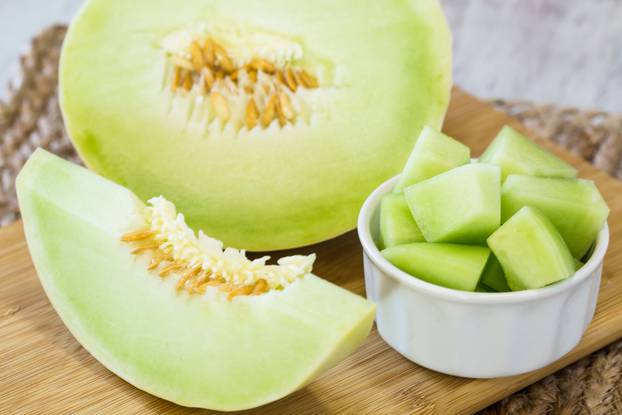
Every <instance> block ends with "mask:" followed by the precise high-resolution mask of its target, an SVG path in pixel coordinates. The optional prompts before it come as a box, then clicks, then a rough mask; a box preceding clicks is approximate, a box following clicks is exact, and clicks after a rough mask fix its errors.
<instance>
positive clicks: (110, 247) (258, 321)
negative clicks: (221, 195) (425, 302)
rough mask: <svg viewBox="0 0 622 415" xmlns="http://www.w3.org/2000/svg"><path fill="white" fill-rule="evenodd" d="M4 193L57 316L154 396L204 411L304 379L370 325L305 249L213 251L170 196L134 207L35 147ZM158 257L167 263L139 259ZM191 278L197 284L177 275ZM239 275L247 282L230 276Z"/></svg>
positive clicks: (360, 302) (369, 317)
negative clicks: (290, 252)
mask: <svg viewBox="0 0 622 415" xmlns="http://www.w3.org/2000/svg"><path fill="white" fill-rule="evenodd" d="M17 192H18V197H19V202H20V208H21V212H22V216H23V220H24V227H25V232H26V237H27V240H28V246H29V248H30V252H31V255H32V258H33V262H34V264H35V267H36V269H37V272H38V274H39V278H40V280H41V283H42V285H43V287H44V289H45V291H46V293H47V295H48V297H49V299H50V301H51V303H52V305H53V306H54V308H55V309H56V311H57V312H58V314H59V315H60V316H61V318H62V319H63V321H64V323H65V324H66V326H67V327H68V328H69V330H70V331H71V332H72V334H73V335H74V336H75V337H76V339H77V340H78V341H79V342H80V343H81V344H82V345H83V346H84V347H85V348H86V349H87V350H88V351H89V352H90V353H91V354H92V355H93V356H94V357H95V358H97V359H98V360H99V361H100V362H101V363H102V364H103V365H104V366H106V367H107V368H109V369H110V370H111V371H113V372H114V373H116V374H117V375H119V376H120V377H122V378H123V379H125V380H127V381H128V382H129V383H131V384H133V385H135V386H137V387H138V388H140V389H143V390H145V391H147V392H149V393H152V394H154V395H157V396H159V397H162V398H164V399H168V400H170V401H173V402H176V403H178V404H181V405H186V406H192V407H202V408H211V409H218V410H239V409H245V408H251V407H255V406H258V405H262V404H265V403H267V402H270V401H274V400H276V399H279V398H281V397H283V396H285V395H287V394H289V393H291V392H293V391H294V390H296V389H298V388H300V387H302V386H304V385H305V384H307V383H308V382H309V381H310V380H312V379H313V378H314V377H316V376H317V375H318V374H320V373H321V372H323V371H324V370H326V369H327V368H329V367H330V366H333V365H334V364H335V363H336V362H338V361H339V360H340V359H342V358H344V357H345V356H346V355H348V354H349V353H351V352H352V351H353V350H354V349H356V348H357V346H358V345H359V344H361V342H362V341H363V340H364V339H365V338H366V337H367V335H368V333H369V331H370V328H371V325H372V322H373V318H374V305H373V304H372V303H370V302H368V301H366V300H365V299H363V298H361V297H359V296H357V295H354V294H352V293H350V292H348V291H346V290H344V289H342V288H340V287H337V286H335V285H332V284H330V283H328V282H327V281H324V280H322V279H320V278H318V277H316V276H314V275H312V274H307V273H305V271H306V270H307V268H308V265H309V264H310V262H309V261H310V260H311V261H312V259H313V258H312V257H302V256H295V257H288V258H284V259H282V260H281V261H280V262H279V264H280V265H265V264H264V262H265V258H264V259H258V260H255V261H250V260H247V259H245V257H244V255H243V252H239V251H237V250H232V249H227V250H225V251H222V245H221V244H220V243H218V241H215V240H213V239H211V238H209V237H207V236H205V235H203V234H200V235H199V237H198V238H197V237H196V236H195V234H194V233H193V232H192V231H190V230H189V229H188V228H187V227H186V225H185V223H184V220H183V217H182V216H177V217H176V216H175V210H174V208H173V207H172V205H171V204H167V203H164V202H162V199H156V201H154V202H153V207H152V208H147V207H145V205H144V204H143V203H142V202H141V201H140V200H139V199H138V198H137V197H136V196H135V195H134V194H133V193H131V192H130V191H128V190H126V189H125V188H123V187H121V186H119V185H116V184H114V183H112V182H109V181H107V180H105V179H103V178H101V177H99V176H97V175H95V174H94V173H91V172H89V171H87V170H86V169H84V168H82V167H78V166H75V165H72V164H70V163H68V162H66V161H63V160H61V159H59V158H57V157H56V156H52V155H50V154H49V153H46V152H44V151H43V150H37V151H36V152H35V153H34V154H33V155H32V157H31V158H30V160H29V161H28V162H27V164H26V166H25V167H24V169H23V170H22V172H21V173H20V175H19V177H18V180H17ZM154 232H155V233H154ZM150 233H151V236H149V235H150ZM163 235H164V236H163ZM167 235H168V236H167ZM161 237H163V238H164V239H160V238H161ZM144 238H151V239H150V241H151V242H145V241H144ZM167 238H168V239H167ZM121 239H124V241H126V242H122V241H121ZM131 241H137V242H131ZM140 243H142V245H140ZM136 244H139V245H136ZM147 251H150V252H154V254H153V256H151V255H148V254H147ZM132 253H134V254H136V255H132ZM160 254H163V255H169V256H170V259H163V258H159V259H158V256H157V255H160ZM149 260H151V262H149ZM162 260H165V261H169V260H172V261H173V262H172V263H170V264H168V265H166V266H160V267H159V268H157V264H156V269H153V270H151V271H150V270H148V268H153V264H154V262H153V261H162ZM188 261H195V262H194V263H195V264H199V267H198V269H196V272H197V273H196V274H184V275H183V277H182V275H181V273H180V272H181V271H180V268H176V266H178V265H179V264H182V265H179V266H185V265H188V264H189V263H190V262H188ZM184 264H185V265H184ZM206 269H208V270H209V272H208V273H204V270H206ZM193 272H194V271H193ZM257 276H261V278H262V279H264V278H265V281H264V283H263V284H264V285H262V284H261V283H260V280H255V278H256V277H257ZM184 278H185V279H184ZM201 278H203V279H204V281H206V283H205V284H207V286H205V284H203V283H202V284H201V285H196V284H195V285H191V284H190V283H191V282H192V281H194V282H197V281H199V280H200V279H201ZM253 282H255V284H254V285H253V287H254V289H255V290H256V291H252V292H250V291H239V290H237V288H235V287H236V284H238V285H239V284H248V283H253ZM268 285H269V286H268ZM273 286H275V287H276V288H272V287H273ZM242 287H247V285H244V286H242ZM193 290H194V291H193ZM246 294H259V295H246ZM235 295H237V296H235Z"/></svg>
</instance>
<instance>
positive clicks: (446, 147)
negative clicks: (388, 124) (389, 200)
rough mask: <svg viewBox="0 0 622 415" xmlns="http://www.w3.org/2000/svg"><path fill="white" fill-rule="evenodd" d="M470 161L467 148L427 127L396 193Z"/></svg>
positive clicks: (418, 141)
mask: <svg viewBox="0 0 622 415" xmlns="http://www.w3.org/2000/svg"><path fill="white" fill-rule="evenodd" d="M470 159H471V150H470V149H469V148H468V147H467V146H465V145H464V144H462V143H460V142H458V141H456V140H454V139H453V138H451V137H449V136H446V135H445V134H443V133H440V132H438V131H436V130H434V129H433V128H431V127H427V126H426V127H425V128H424V129H423V131H421V134H420V135H419V138H418V139H417V142H416V143H415V148H414V149H413V151H412V153H410V156H409V157H408V161H406V166H405V167H404V170H403V171H402V175H401V176H400V179H399V181H398V182H397V184H396V185H395V189H394V192H396V193H399V192H402V191H403V190H404V188H406V187H408V186H410V185H412V184H415V183H419V182H421V181H423V180H425V179H429V178H430V177H433V176H436V175H437V174H441V173H443V172H446V171H448V170H451V169H453V168H454V167H458V166H462V165H464V164H467V163H469V161H470Z"/></svg>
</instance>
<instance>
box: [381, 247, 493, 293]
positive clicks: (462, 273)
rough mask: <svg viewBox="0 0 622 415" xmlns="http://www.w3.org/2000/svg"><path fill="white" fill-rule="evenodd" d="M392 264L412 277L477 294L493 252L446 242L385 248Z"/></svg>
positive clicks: (386, 255) (384, 252)
mask: <svg viewBox="0 0 622 415" xmlns="http://www.w3.org/2000/svg"><path fill="white" fill-rule="evenodd" d="M382 256H384V257H385V258H386V259H387V260H388V261H389V262H391V263H392V264H393V265H395V266H396V267H398V268H399V269H401V270H402V271H404V272H407V273H409V274H410V275H412V276H413V277H416V278H419V279H422V280H424V281H427V282H430V283H432V284H436V285H440V286H443V287H447V288H453V289H456V290H463V291H475V289H476V287H477V283H478V281H479V279H480V276H481V275H482V271H483V270H484V267H485V266H486V262H487V261H488V257H489V256H490V249H488V248H487V247H483V246H470V245H459V244H446V243H428V242H416V243H412V244H405V245H399V246H393V247H391V248H386V249H384V250H383V251H382Z"/></svg>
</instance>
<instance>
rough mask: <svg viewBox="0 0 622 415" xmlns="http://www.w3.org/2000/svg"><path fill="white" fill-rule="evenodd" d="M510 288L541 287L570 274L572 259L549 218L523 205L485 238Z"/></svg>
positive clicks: (516, 289)
mask: <svg viewBox="0 0 622 415" xmlns="http://www.w3.org/2000/svg"><path fill="white" fill-rule="evenodd" d="M488 246H489V247H490V249H491V250H492V252H493V253H494V255H495V257H496V258H497V259H498V260H499V262H500V263H501V266H502V267H503V271H504V273H505V277H506V280H507V283H508V286H509V287H510V288H511V289H512V291H519V290H526V289H533V288H541V287H544V286H546V285H549V284H552V283H555V282H558V281H561V280H563V279H566V278H568V277H570V276H571V275H572V274H574V272H575V260H574V258H573V257H572V254H571V253H570V251H569V250H568V247H567V246H566V243H565V242H564V239H563V238H562V236H561V234H560V233H559V232H558V231H557V229H556V228H555V226H554V225H553V224H552V223H551V221H550V220H549V219H548V218H547V217H546V216H545V215H544V214H543V213H542V212H540V211H539V210H538V209H537V208H533V207H530V206H525V207H523V208H521V209H520V210H519V211H518V212H516V213H515V214H514V215H513V216H512V217H511V218H510V219H509V220H508V221H506V222H505V223H504V224H503V225H501V227H500V228H499V229H497V230H496V231H495V233H493V234H492V235H490V237H489V238H488Z"/></svg>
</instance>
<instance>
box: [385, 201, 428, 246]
mask: <svg viewBox="0 0 622 415" xmlns="http://www.w3.org/2000/svg"><path fill="white" fill-rule="evenodd" d="M380 237H381V241H382V246H383V247H385V248H389V247H391V246H395V245H402V244H407V243H410V242H421V241H425V239H424V238H423V234H422V233H421V230H420V229H419V227H418V226H417V223H416V222H415V219H414V218H413V216H412V214H411V213H410V209H408V205H407V204H406V200H405V199H404V195H401V194H388V195H386V196H385V197H384V198H383V199H382V202H381V204H380Z"/></svg>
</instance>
